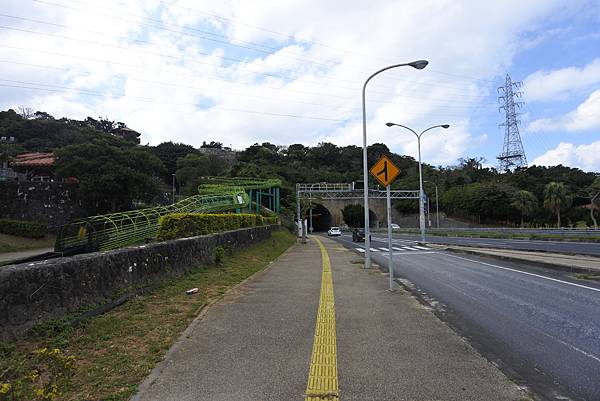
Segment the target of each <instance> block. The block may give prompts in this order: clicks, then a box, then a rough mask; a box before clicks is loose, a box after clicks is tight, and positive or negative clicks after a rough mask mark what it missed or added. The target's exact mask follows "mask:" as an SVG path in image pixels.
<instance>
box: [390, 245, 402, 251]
mask: <svg viewBox="0 0 600 401" xmlns="http://www.w3.org/2000/svg"><path fill="white" fill-rule="evenodd" d="M392 249H393V250H394V251H401V250H402V248H398V247H397V246H393V247H392Z"/></svg>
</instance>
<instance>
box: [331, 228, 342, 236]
mask: <svg viewBox="0 0 600 401" xmlns="http://www.w3.org/2000/svg"><path fill="white" fill-rule="evenodd" d="M327 235H329V236H330V237H339V236H340V235H342V231H341V230H340V228H339V227H331V228H330V229H329V231H327Z"/></svg>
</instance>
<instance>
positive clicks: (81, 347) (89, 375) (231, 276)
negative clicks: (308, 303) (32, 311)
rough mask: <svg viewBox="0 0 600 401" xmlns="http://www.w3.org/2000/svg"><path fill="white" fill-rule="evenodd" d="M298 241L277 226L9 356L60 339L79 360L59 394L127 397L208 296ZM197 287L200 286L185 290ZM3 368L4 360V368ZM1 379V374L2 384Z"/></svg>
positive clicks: (43, 330)
mask: <svg viewBox="0 0 600 401" xmlns="http://www.w3.org/2000/svg"><path fill="white" fill-rule="evenodd" d="M295 242H296V238H295V236H294V235H292V234H290V233H289V232H287V231H280V232H275V233H273V235H272V238H271V239H269V240H266V241H263V242H261V243H259V244H256V245H252V246H250V247H248V248H245V249H243V250H240V251H238V252H236V253H234V254H233V255H224V256H223V259H222V262H221V264H220V265H219V266H210V267H202V266H199V267H198V268H197V269H196V270H194V271H192V272H191V273H189V274H187V275H186V276H184V277H182V278H179V279H176V280H174V281H171V282H169V283H167V284H164V285H161V286H158V287H157V288H155V289H153V290H152V291H150V292H148V293H146V294H145V295H141V296H137V297H135V298H134V299H132V300H130V301H129V302H127V303H126V304H124V305H122V306H120V307H118V308H116V309H113V310H112V311H110V312H108V313H106V314H104V315H102V316H99V317H96V318H93V319H91V320H88V321H86V322H84V323H80V324H79V325H78V326H76V327H71V326H70V325H68V324H64V322H56V321H55V322H49V323H47V324H45V325H43V326H39V327H37V328H36V330H34V334H32V335H31V336H30V337H29V338H27V339H26V340H23V341H19V342H17V343H15V344H14V347H15V350H14V352H13V356H12V357H10V358H7V359H8V363H9V364H10V363H11V361H10V359H13V360H15V361H16V360H17V357H18V356H20V357H21V358H22V357H23V355H27V354H31V353H32V351H33V350H35V349H40V348H43V347H49V348H54V347H56V348H59V349H61V350H62V351H64V353H65V354H66V355H69V356H73V357H74V358H75V361H76V369H75V371H74V373H73V376H72V378H71V379H70V383H69V384H68V385H67V386H66V387H65V389H64V394H63V395H61V396H60V398H57V399H60V400H66V401H80V400H81V401H83V400H85V401H99V400H111V401H125V400H127V399H128V398H129V397H131V396H132V395H133V394H134V393H135V392H136V390H137V386H138V384H139V383H140V382H141V381H142V380H143V379H144V378H145V377H146V376H147V375H148V374H149V373H150V371H151V370H152V368H153V367H154V366H155V364H156V363H157V362H159V361H160V360H161V359H162V358H163V355H164V354H165V352H166V351H167V350H168V349H169V348H170V347H171V345H172V344H173V343H174V342H175V341H176V340H177V338H178V337H179V335H180V334H181V332H182V331H183V330H184V329H185V328H186V327H187V326H188V325H189V324H190V322H191V321H192V320H193V319H194V317H195V316H197V314H198V313H199V311H200V310H201V309H202V308H203V307H204V306H206V305H207V303H209V302H211V301H213V300H215V299H217V298H218V297H220V296H221V295H222V294H223V293H225V292H226V291H227V289H228V288H231V287H232V286H233V285H235V284H237V283H239V282H241V281H243V280H244V279H246V278H248V277H250V276H252V275H253V274H254V273H256V272H258V271H260V270H262V269H263V268H265V267H266V266H267V265H268V264H269V262H271V261H272V260H274V259H275V258H276V257H278V256H279V255H281V254H282V253H283V252H284V251H285V250H286V249H287V248H289V247H290V246H291V245H292V244H294V243H295ZM194 287H198V289H199V292H198V293H196V294H194V295H186V294H185V291H186V290H188V289H190V288H194ZM11 346H12V345H11ZM6 368H7V367H6V366H5V361H4V360H2V362H0V372H2V371H3V370H4V369H6ZM2 381H3V378H2V376H0V385H1V383H2ZM0 400H2V395H1V394H0Z"/></svg>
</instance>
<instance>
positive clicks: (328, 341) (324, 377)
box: [304, 238, 339, 401]
mask: <svg viewBox="0 0 600 401" xmlns="http://www.w3.org/2000/svg"><path fill="white" fill-rule="evenodd" d="M315 241H316V242H317V243H318V244H319V248H321V259H322V260H323V273H322V276H321V297H320V300H319V311H318V313H317V327H316V328H315V339H314V342H313V349H312V357H311V360H310V370H309V374H308V384H307V386H306V397H305V398H304V400H305V401H322V400H333V401H338V400H339V388H338V375H337V353H336V342H335V306H334V303H333V280H332V277H331V263H330V262H329V255H328V254H327V249H325V247H324V246H323V243H322V242H321V241H320V240H318V239H317V238H315Z"/></svg>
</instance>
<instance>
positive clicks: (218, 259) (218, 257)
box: [215, 246, 225, 265]
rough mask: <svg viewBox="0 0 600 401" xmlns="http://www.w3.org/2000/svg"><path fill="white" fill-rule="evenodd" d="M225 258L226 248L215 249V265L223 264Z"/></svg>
mask: <svg viewBox="0 0 600 401" xmlns="http://www.w3.org/2000/svg"><path fill="white" fill-rule="evenodd" d="M224 256H225V248H223V247H222V246H218V247H216V248H215V264H216V265H220V264H221V263H222V262H223V257H224Z"/></svg>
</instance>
